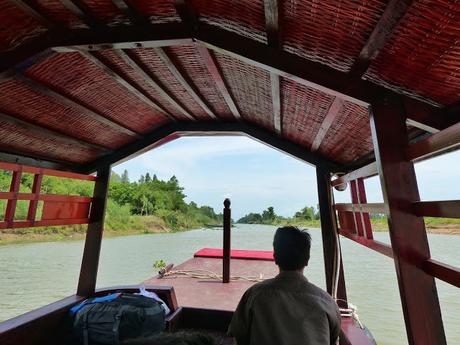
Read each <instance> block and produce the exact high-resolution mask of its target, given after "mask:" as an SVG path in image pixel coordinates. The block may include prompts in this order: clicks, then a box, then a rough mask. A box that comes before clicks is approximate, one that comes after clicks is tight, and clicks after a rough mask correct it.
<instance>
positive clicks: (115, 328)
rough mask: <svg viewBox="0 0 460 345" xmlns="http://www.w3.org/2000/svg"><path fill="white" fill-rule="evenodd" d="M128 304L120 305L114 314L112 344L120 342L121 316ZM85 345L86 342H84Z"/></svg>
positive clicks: (117, 344) (115, 344)
mask: <svg viewBox="0 0 460 345" xmlns="http://www.w3.org/2000/svg"><path fill="white" fill-rule="evenodd" d="M128 308H129V306H127V305H123V306H121V308H120V310H119V311H118V313H117V314H116V315H115V322H114V323H113V328H112V332H113V344H114V345H119V344H120V322H121V316H122V315H123V312H124V311H125V310H126V309H128ZM85 345H87V344H85Z"/></svg>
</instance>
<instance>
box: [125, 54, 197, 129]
mask: <svg viewBox="0 0 460 345" xmlns="http://www.w3.org/2000/svg"><path fill="white" fill-rule="evenodd" d="M116 54H117V55H118V56H119V57H120V58H121V59H122V60H123V61H124V62H125V63H126V64H127V65H129V66H130V67H131V68H132V69H133V70H134V71H136V73H137V74H139V75H140V76H141V77H142V78H143V79H144V80H145V82H146V83H147V84H149V85H150V86H151V87H152V88H153V89H155V90H156V91H157V92H158V93H159V94H160V96H161V97H162V98H163V99H165V100H166V101H167V102H168V103H170V104H171V105H172V106H173V107H174V108H176V109H177V110H178V111H179V112H180V113H181V114H182V115H184V116H185V117H187V118H189V119H190V120H196V119H195V117H194V116H193V115H192V114H191V113H190V112H189V111H188V110H187V109H185V108H184V107H183V106H182V105H181V104H179V102H178V101H177V100H176V99H175V98H174V96H173V95H172V94H171V93H170V92H169V91H167V90H166V89H165V88H164V87H162V86H161V85H159V84H158V82H157V81H155V80H154V79H153V78H152V76H151V75H150V74H149V72H147V70H146V68H144V67H143V66H141V64H140V63H139V62H138V61H136V60H135V59H134V58H132V57H131V55H129V54H128V53H126V52H125V51H123V50H117V51H116ZM163 112H164V111H163Z"/></svg>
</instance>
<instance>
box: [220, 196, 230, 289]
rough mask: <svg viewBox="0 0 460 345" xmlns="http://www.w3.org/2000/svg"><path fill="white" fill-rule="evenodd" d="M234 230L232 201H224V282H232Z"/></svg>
mask: <svg viewBox="0 0 460 345" xmlns="http://www.w3.org/2000/svg"><path fill="white" fill-rule="evenodd" d="M231 229H232V215H231V210H230V199H225V200H224V245H223V250H222V252H223V253H222V265H223V267H222V282H223V283H229V282H230V258H231V248H230V238H231V237H230V232H231Z"/></svg>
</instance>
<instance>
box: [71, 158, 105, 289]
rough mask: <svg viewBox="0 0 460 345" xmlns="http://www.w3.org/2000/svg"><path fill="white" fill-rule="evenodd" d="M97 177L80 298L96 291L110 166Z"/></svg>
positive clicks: (81, 277)
mask: <svg viewBox="0 0 460 345" xmlns="http://www.w3.org/2000/svg"><path fill="white" fill-rule="evenodd" d="M97 176H98V180H97V182H96V184H95V186H94V194H93V198H94V201H93V204H92V207H91V214H90V223H89V225H88V230H87V231H86V239H85V248H84V250H83V258H82V263H81V269H80V277H79V279H78V288H77V295H79V296H90V295H92V294H94V292H95V290H96V279H97V271H98V266H99V255H100V252H101V241H102V233H103V231H104V217H105V210H106V206H107V195H108V191H109V182H110V166H105V167H103V168H100V169H99V170H98V172H97Z"/></svg>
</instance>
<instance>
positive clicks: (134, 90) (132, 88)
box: [79, 51, 175, 121]
mask: <svg viewBox="0 0 460 345" xmlns="http://www.w3.org/2000/svg"><path fill="white" fill-rule="evenodd" d="M79 53H80V54H82V55H83V56H84V57H85V58H86V59H87V60H88V61H91V62H92V63H93V64H94V65H96V66H97V67H99V68H100V69H101V70H103V71H104V72H105V73H106V74H107V75H109V76H110V77H111V78H112V79H113V80H114V81H115V82H117V83H118V84H120V85H121V86H123V87H124V88H125V89H127V90H128V91H129V92H130V93H131V94H133V95H134V96H136V97H137V98H138V99H140V100H141V101H142V102H144V103H145V104H146V105H148V106H149V107H150V108H152V109H154V110H155V111H157V112H159V113H161V114H162V115H163V116H165V117H167V118H168V119H170V120H172V121H175V118H174V117H173V116H172V115H171V114H169V113H168V112H167V111H166V110H164V109H163V108H162V107H161V106H160V105H158V104H157V103H156V102H155V101H153V100H152V99H151V96H150V95H149V94H148V93H147V92H146V91H145V90H143V89H142V88H141V87H140V86H139V85H137V84H135V83H134V82H132V81H130V80H127V79H126V78H124V77H123V76H122V75H120V74H119V73H118V72H117V71H115V70H114V69H113V68H112V67H111V66H109V65H108V64H107V63H106V62H105V61H103V60H102V59H100V58H99V57H98V56H96V55H95V54H94V53H92V52H89V51H80V52H79ZM117 54H119V56H120V57H122V58H123V57H125V56H126V55H124V53H123V52H121V51H117Z"/></svg>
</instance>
